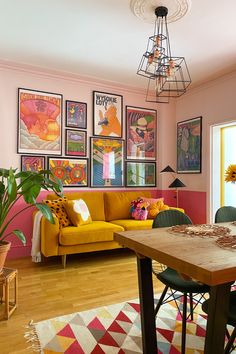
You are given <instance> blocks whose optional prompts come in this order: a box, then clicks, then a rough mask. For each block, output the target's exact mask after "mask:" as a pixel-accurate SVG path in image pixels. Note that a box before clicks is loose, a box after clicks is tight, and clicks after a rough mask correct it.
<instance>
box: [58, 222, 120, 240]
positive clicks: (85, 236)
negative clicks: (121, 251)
mask: <svg viewBox="0 0 236 354" xmlns="http://www.w3.org/2000/svg"><path fill="white" fill-rule="evenodd" d="M119 231H124V228H123V227H122V226H120V225H115V224H113V223H110V222H105V221H93V222H92V223H91V224H87V225H82V226H78V227H76V226H68V227H64V228H63V229H61V230H60V234H59V243H60V244H61V245H64V246H71V245H81V244H85V243H93V242H102V241H113V239H114V238H113V232H119Z"/></svg>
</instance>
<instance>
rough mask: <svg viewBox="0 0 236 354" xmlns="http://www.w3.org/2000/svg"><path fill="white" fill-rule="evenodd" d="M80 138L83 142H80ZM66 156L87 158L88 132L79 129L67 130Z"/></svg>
mask: <svg viewBox="0 0 236 354" xmlns="http://www.w3.org/2000/svg"><path fill="white" fill-rule="evenodd" d="M80 138H81V139H82V142H80V141H79V140H80ZM65 155H66V156H71V157H77V158H79V157H86V156H87V132H86V131H84V130H77V129H65Z"/></svg>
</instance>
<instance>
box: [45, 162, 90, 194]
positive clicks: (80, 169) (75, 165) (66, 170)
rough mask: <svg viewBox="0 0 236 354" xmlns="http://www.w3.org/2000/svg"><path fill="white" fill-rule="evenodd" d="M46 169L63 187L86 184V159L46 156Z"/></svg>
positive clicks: (85, 185)
mask: <svg viewBox="0 0 236 354" xmlns="http://www.w3.org/2000/svg"><path fill="white" fill-rule="evenodd" d="M48 169H49V170H50V171H51V172H52V174H53V175H54V176H56V177H57V178H58V179H60V180H61V181H62V184H63V186H64V187H87V186H88V160H87V159H75V158H57V157H52V156H49V157H48Z"/></svg>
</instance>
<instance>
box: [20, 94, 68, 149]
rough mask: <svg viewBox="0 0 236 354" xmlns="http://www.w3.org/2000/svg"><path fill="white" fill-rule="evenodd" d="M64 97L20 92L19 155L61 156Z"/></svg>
mask: <svg viewBox="0 0 236 354" xmlns="http://www.w3.org/2000/svg"><path fill="white" fill-rule="evenodd" d="M61 103H62V95H59V94H51V93H46V92H40V91H33V90H26V89H19V132H18V133H19V135H18V152H21V153H27V152H28V153H45V154H56V155H60V154H61Z"/></svg>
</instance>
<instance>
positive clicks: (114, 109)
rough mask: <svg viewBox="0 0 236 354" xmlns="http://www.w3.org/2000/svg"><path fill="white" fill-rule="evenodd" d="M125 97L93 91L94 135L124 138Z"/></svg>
mask: <svg viewBox="0 0 236 354" xmlns="http://www.w3.org/2000/svg"><path fill="white" fill-rule="evenodd" d="M122 112H123V97H122V96H120V95H114V94H111V93H105V92H97V91H93V124H94V125H93V135H101V136H111V137H118V138H121V137H122Z"/></svg>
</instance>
